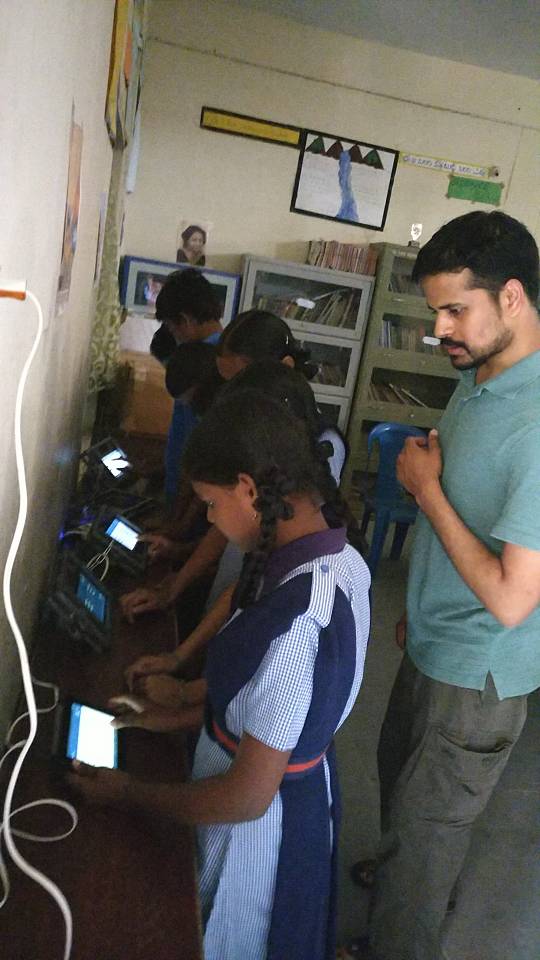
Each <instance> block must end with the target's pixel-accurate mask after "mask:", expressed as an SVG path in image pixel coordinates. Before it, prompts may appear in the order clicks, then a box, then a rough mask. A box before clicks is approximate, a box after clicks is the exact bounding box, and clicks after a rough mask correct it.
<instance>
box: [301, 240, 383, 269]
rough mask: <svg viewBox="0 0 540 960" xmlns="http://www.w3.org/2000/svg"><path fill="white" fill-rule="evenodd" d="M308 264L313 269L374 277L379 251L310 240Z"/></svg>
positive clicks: (354, 244) (330, 241)
mask: <svg viewBox="0 0 540 960" xmlns="http://www.w3.org/2000/svg"><path fill="white" fill-rule="evenodd" d="M307 263H309V264H310V265H311V266H312V267H326V268H327V269H328V270H344V271H345V272H346V273H362V274H364V276H368V277H374V276H375V271H376V269H377V251H376V250H375V248H374V247H371V246H369V245H368V246H360V245H359V244H357V243H339V241H338V240H310V243H309V249H308V256H307Z"/></svg>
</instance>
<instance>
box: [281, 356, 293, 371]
mask: <svg viewBox="0 0 540 960" xmlns="http://www.w3.org/2000/svg"><path fill="white" fill-rule="evenodd" d="M281 362H282V363H284V364H285V366H286V367H292V368H293V370H294V359H293V357H291V355H290V354H287V355H286V356H285V357H282V359H281Z"/></svg>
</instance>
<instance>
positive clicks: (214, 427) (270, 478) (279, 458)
mask: <svg viewBox="0 0 540 960" xmlns="http://www.w3.org/2000/svg"><path fill="white" fill-rule="evenodd" d="M183 469H184V473H185V476H186V477H187V478H188V479H189V480H190V481H192V482H197V481H199V482H201V483H212V484H216V485H217V486H233V485H234V484H236V483H237V482H238V475H239V474H240V473H247V474H248V475H249V476H250V477H252V478H253V480H254V481H255V484H256V486H257V493H258V497H257V500H256V501H255V502H254V504H253V506H254V509H255V510H257V512H258V513H260V517H261V522H260V535H259V541H258V543H257V545H256V547H255V549H254V550H252V551H251V553H249V554H247V555H246V559H245V561H244V566H243V568H242V574H241V576H240V582H239V585H238V590H237V595H236V598H237V602H238V605H239V606H241V607H245V606H248V605H249V604H250V603H253V602H254V601H255V600H256V598H257V594H258V590H259V587H260V584H261V580H262V577H263V575H264V571H265V569H266V564H267V561H268V557H269V555H270V553H271V552H272V549H273V547H274V544H275V538H276V527H277V522H278V520H289V519H291V517H292V516H293V515H294V511H293V507H292V505H291V504H290V502H288V500H287V497H289V496H290V495H292V494H313V495H314V496H315V497H316V498H317V499H318V500H320V502H321V504H322V503H328V502H332V501H333V500H334V499H335V498H336V490H337V488H336V484H335V482H334V480H333V479H332V477H331V475H330V471H329V469H328V461H327V459H326V457H322V456H321V455H320V454H319V453H318V451H317V448H316V444H315V443H314V440H313V437H312V436H310V434H309V432H308V429H307V426H306V424H305V423H303V422H302V421H301V420H300V419H299V418H298V417H295V416H294V415H293V414H291V413H289V411H288V410H287V409H286V408H285V406H284V405H283V404H282V403H279V402H278V401H276V400H274V399H273V398H271V397H266V396H263V395H262V394H261V393H260V392H259V391H257V390H239V391H238V392H237V393H234V392H233V391H231V392H230V393H229V394H228V395H227V396H226V397H224V398H223V399H220V400H219V401H218V402H216V403H215V404H214V405H213V406H212V408H211V409H210V410H209V411H208V413H207V414H206V415H205V416H204V417H203V419H202V420H201V422H200V423H199V424H198V425H197V426H196V427H195V429H194V430H193V432H192V433H191V435H190V437H189V440H188V442H187V446H186V450H185V453H184V458H183Z"/></svg>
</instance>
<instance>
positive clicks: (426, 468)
mask: <svg viewBox="0 0 540 960" xmlns="http://www.w3.org/2000/svg"><path fill="white" fill-rule="evenodd" d="M396 472H397V478H398V480H399V482H400V483H401V484H402V485H403V486H404V487H405V489H406V490H408V491H409V493H411V494H412V495H413V497H414V498H415V499H416V501H417V502H419V500H420V499H421V497H422V495H423V494H424V493H425V492H426V490H427V489H428V488H429V487H430V486H432V485H433V484H436V485H437V486H438V485H439V478H440V476H441V473H442V454H441V448H440V446H439V435H438V433H437V431H436V430H430V432H429V436H428V438H427V442H426V441H425V440H423V439H422V438H421V437H408V438H407V439H406V441H405V446H404V447H403V450H402V451H401V453H400V454H399V456H398V458H397V461H396Z"/></svg>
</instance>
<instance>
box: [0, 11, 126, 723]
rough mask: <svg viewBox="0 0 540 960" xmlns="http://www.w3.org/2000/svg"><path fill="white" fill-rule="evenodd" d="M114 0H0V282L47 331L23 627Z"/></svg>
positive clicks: (34, 396)
mask: <svg viewBox="0 0 540 960" xmlns="http://www.w3.org/2000/svg"><path fill="white" fill-rule="evenodd" d="M113 13H114V0H92V2H90V3H89V2H88V0H52V2H51V0H17V2H16V3H14V2H12V0H0V24H1V28H0V90H1V91H2V95H1V101H0V278H1V279H4V278H21V277H23V278H26V280H27V283H28V287H29V288H30V289H31V290H32V291H33V292H34V293H35V294H36V295H37V296H38V297H39V299H40V301H41V303H42V306H43V309H44V312H45V316H46V319H47V321H48V328H47V330H46V332H45V335H44V338H43V341H42V345H41V347H40V350H39V353H38V355H37V358H36V361H35V364H34V367H33V369H32V371H31V374H30V378H29V381H28V387H27V393H26V401H25V408H24V415H23V431H24V445H25V452H26V457H27V468H28V483H29V494H30V510H29V519H28V525H27V528H26V532H25V536H24V540H23V545H22V550H21V553H20V554H19V559H18V561H17V565H16V568H15V576H14V599H15V608H16V612H17V614H18V616H19V618H20V621H21V624H22V626H23V627H24V629H25V631H26V633H27V634H28V635H30V634H31V631H32V627H33V625H34V623H35V619H36V612H37V603H38V599H39V594H40V590H41V588H42V585H43V583H44V581H45V579H46V575H47V573H48V571H49V569H50V565H51V563H52V561H53V558H54V551H55V540H56V535H57V532H58V524H59V521H60V519H61V516H62V510H63V508H64V507H65V500H66V496H67V491H68V488H69V485H70V482H71V479H72V475H73V474H72V471H73V465H74V462H75V459H76V457H77V456H78V443H79V436H80V425H81V416H82V406H83V403H84V399H85V394H86V383H87V356H88V346H89V339H90V328H91V320H92V312H93V305H94V297H95V291H94V289H93V274H94V261H95V251H96V239H97V230H98V218H99V196H100V193H101V192H102V191H105V190H107V189H108V184H109V177H110V167H111V157H112V153H111V148H110V145H109V140H108V136H107V131H106V128H105V122H104V119H103V115H104V103H105V95H106V87H107V77H108V62H109V52H110V44H111V32H112V21H113ZM72 103H74V104H75V119H76V121H77V122H79V123H82V124H83V128H84V143H83V151H82V174H81V186H82V199H81V211H80V218H79V236H78V246H77V251H76V254H75V260H74V264H73V273H72V282H71V294H70V299H69V305H68V307H67V309H66V311H65V312H64V314H63V315H62V316H60V317H57V318H54V317H53V316H52V313H53V303H54V290H55V286H56V283H57V278H58V268H59V264H60V253H61V245H62V232H63V221H64V206H65V197H66V183H67V164H68V140H69V129H70V120H71V110H72ZM35 322H36V321H35V312H34V308H33V307H32V305H31V304H30V303H29V302H26V303H24V304H18V303H15V302H14V301H9V300H0V371H1V373H0V411H1V415H0V447H1V449H2V458H1V460H0V504H1V507H0V510H1V522H0V562H1V563H2V566H3V564H4V561H5V557H6V553H7V549H8V546H9V542H10V540H11V535H12V532H13V528H14V524H15V519H16V515H17V510H18V492H17V486H16V476H15V465H14V460H13V438H12V417H13V408H14V395H15V390H16V386H17V382H18V378H19V375H20V371H21V368H22V366H23V363H24V361H25V358H26V355H27V353H28V350H29V348H30V345H31V343H32V339H33V335H34V332H35ZM0 609H1V613H0V662H1V664H2V668H1V670H0V734H1V733H2V732H3V729H4V728H5V725H6V723H7V721H8V718H10V717H11V715H12V712H13V708H14V705H15V698H16V696H17V694H18V691H19V689H20V675H19V670H18V660H17V656H16V651H15V646H14V642H13V639H12V637H11V633H10V630H9V627H8V626H7V623H6V621H5V617H4V611H3V604H2V605H1V607H0Z"/></svg>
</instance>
